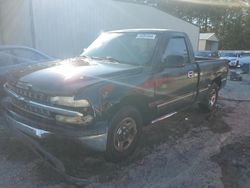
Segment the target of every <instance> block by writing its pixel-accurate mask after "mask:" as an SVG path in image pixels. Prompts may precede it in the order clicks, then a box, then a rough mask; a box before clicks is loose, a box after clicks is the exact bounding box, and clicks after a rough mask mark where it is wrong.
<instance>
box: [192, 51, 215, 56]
mask: <svg viewBox="0 0 250 188" xmlns="http://www.w3.org/2000/svg"><path fill="white" fill-rule="evenodd" d="M195 56H196V57H207V58H219V53H218V51H197V52H195Z"/></svg>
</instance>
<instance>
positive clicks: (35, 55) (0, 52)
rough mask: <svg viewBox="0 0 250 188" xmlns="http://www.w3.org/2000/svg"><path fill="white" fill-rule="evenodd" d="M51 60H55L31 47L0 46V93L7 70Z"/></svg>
mask: <svg viewBox="0 0 250 188" xmlns="http://www.w3.org/2000/svg"><path fill="white" fill-rule="evenodd" d="M53 60H55V58H53V57H50V56H48V55H46V54H44V53H42V52H40V51H38V50H36V49H33V48H29V47H24V46H5V45H3V46H0V93H1V91H2V85H3V84H4V83H5V81H6V76H7V75H8V74H9V72H11V71H14V70H16V69H21V68H24V67H25V66H27V65H31V64H35V63H39V62H47V61H53Z"/></svg>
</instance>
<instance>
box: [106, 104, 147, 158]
mask: <svg viewBox="0 0 250 188" xmlns="http://www.w3.org/2000/svg"><path fill="white" fill-rule="evenodd" d="M141 127H142V117H141V114H140V112H139V111H138V110H137V109H136V108H134V107H132V106H125V107H123V108H121V109H120V110H119V111H118V112H117V113H116V114H115V116H114V117H113V118H112V120H111V122H110V127H109V131H108V139H107V147H106V154H105V157H106V159H107V160H108V161H112V162H121V161H122V160H124V159H126V158H127V157H128V156H130V155H131V154H132V153H133V152H134V151H135V149H136V146H137V143H138V140H139V137H140V133H141Z"/></svg>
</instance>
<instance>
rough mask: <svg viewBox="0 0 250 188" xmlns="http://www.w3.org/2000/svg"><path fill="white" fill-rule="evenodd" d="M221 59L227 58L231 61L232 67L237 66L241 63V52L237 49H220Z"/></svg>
mask: <svg viewBox="0 0 250 188" xmlns="http://www.w3.org/2000/svg"><path fill="white" fill-rule="evenodd" d="M219 56H220V59H226V60H228V61H229V63H228V64H229V66H230V67H237V66H238V64H239V58H240V53H239V52H237V51H220V53H219Z"/></svg>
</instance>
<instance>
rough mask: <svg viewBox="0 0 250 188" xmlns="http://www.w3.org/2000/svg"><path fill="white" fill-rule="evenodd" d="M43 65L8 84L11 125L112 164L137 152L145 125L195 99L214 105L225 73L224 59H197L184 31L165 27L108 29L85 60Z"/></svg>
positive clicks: (24, 71)
mask: <svg viewBox="0 0 250 188" xmlns="http://www.w3.org/2000/svg"><path fill="white" fill-rule="evenodd" d="M46 65H47V66H44V67H41V66H36V65H34V66H33V67H31V68H29V69H27V68H26V69H25V68H24V69H22V70H20V71H17V72H15V73H13V74H15V76H14V77H10V79H8V81H7V83H6V84H5V85H4V89H5V91H6V92H7V93H8V100H5V102H3V106H4V108H5V113H4V114H5V117H6V120H7V122H8V123H9V125H10V126H11V127H13V130H16V131H19V133H20V132H21V133H25V135H26V136H27V135H29V136H30V137H31V138H36V141H37V140H44V139H45V140H46V139H47V138H50V139H54V140H61V139H62V140H71V141H74V143H75V144H76V143H79V144H85V145H87V146H89V147H91V148H92V149H96V150H99V151H103V152H105V154H106V157H107V158H108V159H109V160H112V161H119V160H122V159H124V158H126V157H128V156H129V155H130V154H131V153H132V152H133V151H134V150H135V148H136V145H137V142H138V140H139V136H140V133H141V128H142V127H143V126H145V125H149V124H156V123H157V122H160V121H162V120H163V119H166V118H169V117H171V116H173V115H175V114H176V113H178V112H179V111H181V110H182V109H183V108H185V107H188V106H190V105H191V104H193V103H194V102H197V103H199V104H200V107H201V108H202V109H205V110H208V111H209V110H212V109H214V107H215V105H216V102H217V97H218V91H219V89H220V88H222V87H223V86H224V85H225V84H226V80H227V73H228V62H227V61H226V60H219V59H207V60H200V59H199V58H197V59H196V58H195V57H194V52H193V48H192V45H191V43H190V40H189V38H188V36H187V35H186V34H185V33H182V32H177V31H170V30H165V29H139V30H136V29H135V30H121V31H113V32H107V33H103V34H101V36H100V37H98V38H97V39H96V40H95V41H94V42H93V43H92V44H91V45H90V46H89V47H88V48H87V49H86V50H85V51H84V53H83V54H82V55H81V56H80V57H77V58H74V59H70V60H65V61H62V62H61V63H57V65H55V64H53V63H48V64H46ZM56 143H59V142H53V143H52V144H54V145H56ZM41 152H42V151H41Z"/></svg>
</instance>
